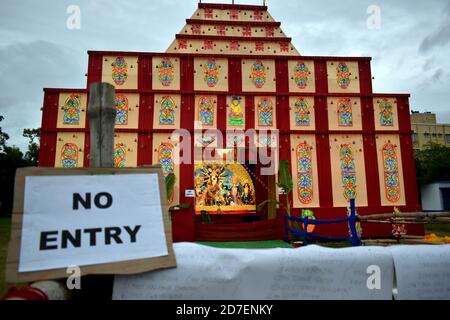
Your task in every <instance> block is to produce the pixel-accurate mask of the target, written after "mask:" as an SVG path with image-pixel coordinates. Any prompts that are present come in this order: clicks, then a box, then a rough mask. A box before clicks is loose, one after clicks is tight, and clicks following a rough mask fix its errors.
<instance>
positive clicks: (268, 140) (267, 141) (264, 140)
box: [258, 134, 273, 147]
mask: <svg viewBox="0 0 450 320" xmlns="http://www.w3.org/2000/svg"><path fill="white" fill-rule="evenodd" d="M272 142H273V139H272V136H271V135H267V134H260V135H259V136H258V144H259V146H260V147H269V146H270V145H272Z"/></svg>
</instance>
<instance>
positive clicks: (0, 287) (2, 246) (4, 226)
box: [0, 218, 11, 297]
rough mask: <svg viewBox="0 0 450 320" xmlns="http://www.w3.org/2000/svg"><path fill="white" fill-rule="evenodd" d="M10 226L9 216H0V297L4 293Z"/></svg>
mask: <svg viewBox="0 0 450 320" xmlns="http://www.w3.org/2000/svg"><path fill="white" fill-rule="evenodd" d="M10 227H11V219H10V218H0V297H1V296H3V295H4V294H5V293H6V284H5V264H6V253H7V250H8V242H9V230H10Z"/></svg>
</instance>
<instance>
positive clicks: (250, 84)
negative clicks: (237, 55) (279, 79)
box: [242, 59, 276, 92]
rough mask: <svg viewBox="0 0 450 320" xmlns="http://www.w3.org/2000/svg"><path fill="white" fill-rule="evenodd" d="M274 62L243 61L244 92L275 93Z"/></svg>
mask: <svg viewBox="0 0 450 320" xmlns="http://www.w3.org/2000/svg"><path fill="white" fill-rule="evenodd" d="M275 82H276V80H275V61H274V60H261V59H258V60H246V59H243V60H242V91H247V92H257V91H265V92H275V90H276V83H275Z"/></svg>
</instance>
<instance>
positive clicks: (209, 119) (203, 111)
mask: <svg viewBox="0 0 450 320" xmlns="http://www.w3.org/2000/svg"><path fill="white" fill-rule="evenodd" d="M195 120H196V121H198V122H199V124H200V125H201V126H203V127H216V125H217V97H216V96H196V97H195Z"/></svg>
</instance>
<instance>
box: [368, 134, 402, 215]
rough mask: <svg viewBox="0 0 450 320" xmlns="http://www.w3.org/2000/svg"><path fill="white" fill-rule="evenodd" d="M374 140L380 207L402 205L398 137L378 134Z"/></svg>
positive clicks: (400, 158)
mask: <svg viewBox="0 0 450 320" xmlns="http://www.w3.org/2000/svg"><path fill="white" fill-rule="evenodd" d="M375 138H376V139H375V140H376V144H377V156H378V157H377V158H378V174H379V180H380V194H381V205H383V206H392V205H396V206H401V205H404V204H405V196H404V191H403V190H404V185H403V168H402V155H401V150H400V139H399V136H398V135H395V134H379V135H376V136H375Z"/></svg>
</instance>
